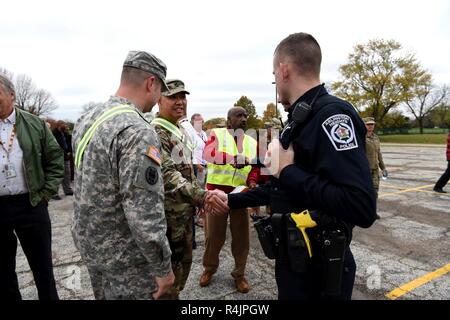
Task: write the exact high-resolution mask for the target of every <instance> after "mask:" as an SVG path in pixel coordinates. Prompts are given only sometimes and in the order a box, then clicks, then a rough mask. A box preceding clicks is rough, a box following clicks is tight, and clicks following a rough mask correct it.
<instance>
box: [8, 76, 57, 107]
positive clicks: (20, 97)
mask: <svg viewBox="0 0 450 320" xmlns="http://www.w3.org/2000/svg"><path fill="white" fill-rule="evenodd" d="M0 73H2V74H4V75H6V76H7V77H8V78H9V79H11V81H12V82H13V83H14V87H15V90H16V102H15V105H16V107H18V108H20V109H23V110H26V111H28V112H30V113H32V114H35V115H37V116H41V115H48V114H49V113H50V112H52V111H53V110H55V109H56V108H58V105H57V103H56V101H55V99H53V97H52V95H51V93H50V92H48V91H46V90H44V89H38V88H37V87H36V85H35V84H34V82H33V80H32V79H31V78H30V77H29V76H27V75H26V74H20V75H18V76H17V77H16V78H15V81H14V75H13V73H12V72H10V71H8V70H7V69H5V68H0Z"/></svg>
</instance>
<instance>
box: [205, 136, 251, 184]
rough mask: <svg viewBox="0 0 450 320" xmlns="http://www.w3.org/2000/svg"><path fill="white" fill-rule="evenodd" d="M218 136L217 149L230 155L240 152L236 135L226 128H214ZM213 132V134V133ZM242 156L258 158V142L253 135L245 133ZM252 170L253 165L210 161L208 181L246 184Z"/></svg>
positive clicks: (211, 182)
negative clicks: (241, 166) (236, 165)
mask: <svg viewBox="0 0 450 320" xmlns="http://www.w3.org/2000/svg"><path fill="white" fill-rule="evenodd" d="M213 132H214V134H215V136H216V138H217V144H218V147H217V151H220V152H225V153H227V154H229V155H233V156H237V155H238V154H239V152H238V148H237V146H236V142H235V141H234V137H233V136H232V135H231V134H230V132H228V129H226V128H220V129H214V130H213ZM213 132H211V134H212V133H213ZM242 147H243V150H242V153H240V154H241V155H242V156H245V157H247V158H248V159H250V160H253V159H256V149H257V142H256V140H255V139H253V138H252V137H250V136H248V135H245V136H244V141H243V142H242ZM251 170H252V166H251V165H247V166H245V167H243V168H241V169H236V168H234V167H233V166H232V165H231V164H223V165H220V164H214V163H208V176H207V179H206V182H207V183H210V184H216V185H221V186H232V187H238V186H245V185H247V177H248V174H249V173H250V171H251Z"/></svg>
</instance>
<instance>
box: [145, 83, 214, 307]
mask: <svg viewBox="0 0 450 320" xmlns="http://www.w3.org/2000/svg"><path fill="white" fill-rule="evenodd" d="M166 84H167V86H168V87H169V90H166V91H163V92H162V96H161V99H160V100H159V102H158V105H159V115H158V117H156V118H155V119H154V120H153V121H152V124H153V125H155V130H156V132H157V133H158V136H159V138H160V141H161V149H162V165H161V169H162V175H163V180H164V190H165V200H164V208H165V213H166V219H167V237H168V239H169V243H170V248H171V250H172V259H171V260H172V268H173V272H174V275H175V283H174V285H173V287H172V288H170V289H169V290H168V291H167V292H166V294H165V295H164V296H163V298H166V299H178V298H179V294H180V292H181V291H182V290H183V288H184V286H185V284H186V281H187V278H188V276H189V272H190V270H191V264H192V237H193V234H192V225H193V216H194V214H195V208H196V207H200V206H202V204H203V201H204V200H205V197H206V191H205V190H204V189H202V188H201V187H200V185H199V183H198V180H197V179H196V178H195V175H194V168H193V164H192V151H193V148H194V145H193V143H192V141H191V140H190V139H189V137H188V136H187V135H185V134H184V133H183V131H182V130H180V127H179V125H178V124H177V122H178V121H179V120H180V119H182V118H183V117H184V114H185V112H186V107H187V99H186V94H189V92H188V91H187V90H186V89H185V86H184V82H183V81H181V80H178V79H171V80H167V81H166Z"/></svg>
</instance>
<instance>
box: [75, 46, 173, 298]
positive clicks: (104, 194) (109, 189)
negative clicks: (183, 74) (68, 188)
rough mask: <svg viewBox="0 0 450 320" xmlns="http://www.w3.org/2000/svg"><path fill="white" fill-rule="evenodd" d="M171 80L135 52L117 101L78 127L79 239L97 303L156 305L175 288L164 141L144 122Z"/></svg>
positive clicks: (160, 65) (113, 99) (97, 110)
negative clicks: (131, 301) (163, 171)
mask: <svg viewBox="0 0 450 320" xmlns="http://www.w3.org/2000/svg"><path fill="white" fill-rule="evenodd" d="M165 75H166V67H165V65H164V63H163V62H162V61H160V60H159V59H158V58H156V57H155V56H153V55H151V54H149V53H147V52H143V51H130V53H129V54H128V56H127V58H126V60H125V62H124V66H123V70H122V76H121V83H120V87H119V89H118V90H117V92H116V94H115V96H113V97H111V98H110V100H109V101H108V102H106V103H105V104H103V105H100V106H97V107H95V108H93V109H91V110H89V111H87V112H86V113H85V114H83V115H82V117H81V118H80V119H79V120H78V122H77V124H76V125H75V128H74V134H73V137H74V144H73V150H75V165H76V171H75V192H74V196H75V199H74V200H75V201H74V217H73V225H72V235H73V238H74V241H75V244H76V246H77V248H78V250H79V251H80V253H81V257H82V259H83V261H84V263H85V264H86V265H87V268H88V271H89V275H90V277H91V283H92V287H93V290H94V295H95V298H96V299H152V298H154V299H157V298H159V297H160V296H161V294H163V293H164V292H165V291H166V290H167V289H168V287H170V285H171V284H172V283H173V281H174V275H173V273H172V269H171V262H170V256H171V251H170V247H169V242H168V240H167V237H166V228H167V225H166V219H165V215H164V206H163V202H164V194H163V193H164V188H163V180H162V174H161V167H160V166H161V157H160V142H159V139H158V137H157V135H156V132H155V131H154V129H153V128H152V126H151V125H150V123H149V122H147V121H146V120H145V119H144V115H143V112H149V111H150V110H151V108H152V107H153V106H154V105H155V104H156V102H157V101H158V99H159V97H160V95H161V88H162V87H164V86H165V83H164V80H165ZM89 139H90V140H89Z"/></svg>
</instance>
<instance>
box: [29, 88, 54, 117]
mask: <svg viewBox="0 0 450 320" xmlns="http://www.w3.org/2000/svg"><path fill="white" fill-rule="evenodd" d="M57 108H58V105H57V104H56V101H55V99H53V97H52V95H51V94H50V93H49V92H48V91H46V90H44V89H38V90H36V91H35V92H34V95H33V97H32V99H31V101H30V105H29V106H28V112H30V113H32V114H36V115H47V114H49V113H50V112H52V111H54V110H56V109H57Z"/></svg>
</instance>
